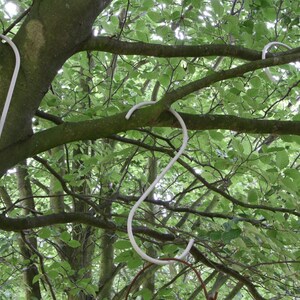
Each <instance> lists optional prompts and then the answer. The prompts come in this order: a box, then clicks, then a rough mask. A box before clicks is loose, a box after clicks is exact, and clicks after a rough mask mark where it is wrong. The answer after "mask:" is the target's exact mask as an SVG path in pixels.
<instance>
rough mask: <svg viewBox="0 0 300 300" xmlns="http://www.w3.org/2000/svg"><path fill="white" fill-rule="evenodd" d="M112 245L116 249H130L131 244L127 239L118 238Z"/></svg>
mask: <svg viewBox="0 0 300 300" xmlns="http://www.w3.org/2000/svg"><path fill="white" fill-rule="evenodd" d="M114 247H115V248H116V249H120V250H124V249H131V248H132V245H131V243H130V241H128V240H118V241H117V242H115V243H114Z"/></svg>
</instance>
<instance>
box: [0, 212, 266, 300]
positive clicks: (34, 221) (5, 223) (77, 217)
mask: <svg viewBox="0 0 300 300" xmlns="http://www.w3.org/2000/svg"><path fill="white" fill-rule="evenodd" d="M67 223H83V224H86V225H90V226H95V227H98V228H102V229H110V230H114V231H122V232H125V231H126V228H124V227H118V226H116V225H115V224H114V223H112V222H109V221H105V220H102V219H100V218H95V217H93V216H91V215H88V214H84V213H59V214H51V215H45V216H35V217H25V218H8V217H6V216H4V215H3V214H2V215H0V229H1V230H5V231H20V230H26V229H33V228H38V227H45V226H51V225H55V224H67ZM134 233H140V234H146V235H148V236H150V237H153V238H155V239H158V240H160V241H174V240H175V239H176V237H175V236H174V235H173V234H165V233H161V232H156V231H154V230H152V229H149V228H147V227H135V228H134ZM191 253H192V254H193V256H194V257H195V259H196V260H198V261H200V262H202V263H203V264H205V265H206V266H208V267H210V268H213V269H216V270H218V271H221V272H224V273H226V274H228V275H230V276H232V277H234V278H236V279H237V280H239V281H241V282H243V283H244V284H245V285H246V286H247V288H248V290H249V292H250V293H251V294H252V295H253V297H254V299H258V300H264V298H263V297H262V296H261V295H260V294H259V293H258V291H257V289H256V288H255V286H254V285H253V284H252V282H251V281H250V279H248V278H246V277H245V276H243V275H241V274H240V273H239V272H237V271H235V270H233V269H231V268H229V267H227V266H225V265H222V264H219V263H216V262H214V261H212V260H210V259H208V258H207V257H206V256H205V255H204V254H203V253H202V252H200V251H199V250H198V249H197V248H196V247H193V248H192V250H191Z"/></svg>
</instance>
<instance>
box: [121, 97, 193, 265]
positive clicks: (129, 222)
mask: <svg viewBox="0 0 300 300" xmlns="http://www.w3.org/2000/svg"><path fill="white" fill-rule="evenodd" d="M151 104H155V102H149V101H147V102H141V103H139V104H137V105H135V106H133V107H132V108H131V109H130V110H129V111H128V113H127V114H126V116H125V118H126V119H127V120H128V119H129V118H130V117H131V115H132V114H133V112H134V111H135V110H136V109H138V108H140V107H142V106H145V105H151ZM169 111H170V112H171V113H172V114H173V115H174V116H175V118H176V119H177V120H178V121H179V123H180V126H181V128H182V134H183V142H182V145H181V147H180V149H179V151H178V152H177V154H176V155H175V156H174V157H173V158H172V159H171V161H170V162H169V163H168V165H167V166H166V167H165V168H164V169H163V171H162V172H161V173H160V174H159V175H158V176H157V177H156V179H155V180H154V181H153V182H152V183H151V185H150V186H149V187H148V189H147V190H146V191H145V192H144V194H143V195H142V196H141V197H140V199H139V200H138V201H137V202H136V203H135V205H134V206H133V207H132V209H131V211H130V213H129V216H128V219H127V232H128V236H129V240H130V242H131V245H132V247H133V248H134V250H135V251H136V252H137V253H138V254H139V255H140V256H141V257H142V258H143V259H145V260H147V261H149V262H151V263H154V264H156V265H167V264H172V263H174V262H175V261H171V260H160V259H155V258H153V257H151V256H149V255H147V254H146V253H145V252H143V251H142V249H141V248H140V247H139V246H138V244H137V243H136V241H135V239H134V235H133V231H132V220H133V217H134V214H135V212H136V210H137V209H138V207H139V206H140V205H141V203H142V202H143V201H144V200H145V199H146V198H147V196H148V195H149V194H150V193H151V191H152V190H153V189H154V187H155V185H156V184H157V183H158V182H159V181H160V180H161V179H162V178H163V177H164V176H165V174H166V173H167V172H168V170H169V169H170V168H171V167H172V166H173V165H174V163H175V162H176V161H177V159H178V158H179V156H180V155H181V154H182V153H183V151H184V150H185V148H186V146H187V143H188V133H187V128H186V125H185V123H184V121H183V119H182V118H181V116H180V115H179V114H178V113H177V112H176V111H175V110H174V109H172V108H169ZM193 244H194V240H193V239H190V241H189V243H188V245H187V247H186V249H185V250H184V251H183V253H182V254H181V255H179V256H176V258H177V259H183V258H184V257H185V256H187V255H188V253H189V252H190V250H191V248H192V246H193Z"/></svg>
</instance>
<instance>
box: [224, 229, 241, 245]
mask: <svg viewBox="0 0 300 300" xmlns="http://www.w3.org/2000/svg"><path fill="white" fill-rule="evenodd" d="M241 233H242V231H241V229H239V228H237V229H231V230H229V231H226V232H224V233H223V234H222V240H223V241H224V243H229V242H230V241H231V240H234V239H236V238H238V237H239V236H240V235H241Z"/></svg>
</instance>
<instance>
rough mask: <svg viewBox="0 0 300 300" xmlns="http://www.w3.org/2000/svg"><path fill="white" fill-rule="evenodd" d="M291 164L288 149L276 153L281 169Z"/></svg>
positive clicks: (277, 163)
mask: <svg viewBox="0 0 300 300" xmlns="http://www.w3.org/2000/svg"><path fill="white" fill-rule="evenodd" d="M288 164H289V156H288V154H287V152H286V151H278V152H277V153H276V165H277V167H278V168H279V169H284V168H285V167H287V166H288Z"/></svg>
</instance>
